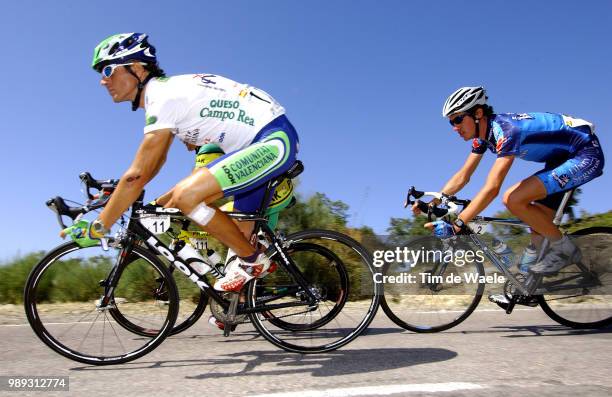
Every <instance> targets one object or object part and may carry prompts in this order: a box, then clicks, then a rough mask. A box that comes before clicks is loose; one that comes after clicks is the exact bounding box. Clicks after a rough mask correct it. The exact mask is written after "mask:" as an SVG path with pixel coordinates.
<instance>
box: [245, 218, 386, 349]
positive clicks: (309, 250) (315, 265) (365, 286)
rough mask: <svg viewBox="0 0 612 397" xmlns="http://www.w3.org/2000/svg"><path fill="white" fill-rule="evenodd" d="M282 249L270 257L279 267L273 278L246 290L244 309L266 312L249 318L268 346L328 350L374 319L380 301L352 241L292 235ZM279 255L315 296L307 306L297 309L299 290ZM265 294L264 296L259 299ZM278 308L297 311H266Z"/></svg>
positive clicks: (322, 234)
mask: <svg viewBox="0 0 612 397" xmlns="http://www.w3.org/2000/svg"><path fill="white" fill-rule="evenodd" d="M285 244H286V250H284V251H283V253H277V252H272V253H271V254H270V257H271V259H273V260H276V261H277V263H278V264H279V268H278V269H277V270H276V272H274V273H272V274H270V275H268V276H266V277H265V278H264V279H260V280H258V279H256V280H253V281H252V282H251V283H250V284H249V287H248V290H247V305H248V307H249V308H256V309H265V308H266V307H267V308H268V310H262V311H261V312H258V313H254V314H250V315H249V316H250V319H251V322H252V323H253V325H254V326H255V328H256V329H257V330H258V331H259V332H260V333H261V334H262V335H263V336H264V337H265V338H266V339H267V340H268V341H270V342H271V343H273V344H274V345H276V346H278V347H280V348H282V349H285V350H287V351H291V352H298V353H320V352H326V351H330V350H334V349H337V348H339V347H342V346H344V345H346V344H347V343H349V342H351V341H352V340H354V339H355V338H356V337H358V336H359V335H360V334H361V333H362V332H363V331H364V330H365V329H366V328H367V326H368V325H369V324H370V322H371V321H372V319H373V318H374V316H375V315H376V310H377V309H378V304H379V298H380V297H379V295H380V286H379V285H378V284H376V283H375V282H374V280H373V276H374V273H375V270H374V267H373V266H372V263H371V260H372V257H371V255H370V254H369V253H368V252H367V250H366V249H365V248H363V247H362V246H361V245H360V244H359V243H358V242H357V241H355V240H353V239H352V238H350V237H348V236H346V235H343V234H341V233H337V232H333V231H326V230H306V231H303V232H298V233H295V234H293V235H290V236H288V237H287V239H286V241H285ZM285 254H286V255H289V256H290V257H291V259H292V260H293V261H294V262H295V264H296V266H297V268H298V269H299V271H300V272H301V274H302V275H303V277H304V278H305V279H306V281H307V282H308V286H309V289H310V290H311V291H313V293H315V294H317V295H319V296H320V298H319V299H318V301H317V302H316V303H315V304H314V305H313V306H311V307H309V306H308V305H306V304H303V303H306V302H307V299H306V295H305V293H304V290H303V289H302V288H301V287H299V286H298V284H297V283H296V282H295V280H294V278H293V277H292V276H291V275H290V273H289V272H288V271H287V269H285V268H284V266H282V265H281V263H282V262H281V261H280V257H281V256H283V255H285ZM266 290H267V291H268V295H266V294H265V293H264V294H262V291H266ZM270 294H271V295H270ZM274 295H276V296H274ZM270 296H272V300H269V299H268V298H270ZM282 303H296V304H298V306H294V307H284V308H276V309H275V308H273V307H272V306H271V305H274V304H282Z"/></svg>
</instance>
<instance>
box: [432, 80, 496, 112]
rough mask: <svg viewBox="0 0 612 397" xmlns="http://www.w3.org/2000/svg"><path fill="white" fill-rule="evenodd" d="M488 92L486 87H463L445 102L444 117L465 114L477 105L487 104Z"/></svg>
mask: <svg viewBox="0 0 612 397" xmlns="http://www.w3.org/2000/svg"><path fill="white" fill-rule="evenodd" d="M486 94H487V92H486V91H485V89H484V87H480V86H479V87H461V88H459V89H458V90H457V91H455V92H453V93H452V94H451V96H449V97H448V99H447V100H446V102H444V107H443V108H442V116H444V117H448V116H450V115H451V114H454V113H460V112H465V111H467V110H470V109H471V108H473V107H474V106H476V105H486V104H487V95H486Z"/></svg>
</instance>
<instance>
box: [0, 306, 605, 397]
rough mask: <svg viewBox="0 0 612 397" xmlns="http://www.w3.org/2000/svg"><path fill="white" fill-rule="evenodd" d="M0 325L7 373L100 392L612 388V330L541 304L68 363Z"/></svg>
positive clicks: (214, 336)
mask: <svg viewBox="0 0 612 397" xmlns="http://www.w3.org/2000/svg"><path fill="white" fill-rule="evenodd" d="M4 322H5V323H6V322H9V323H12V324H5V325H0V355H1V362H2V364H1V366H2V367H1V370H0V375H14V376H23V375H45V376H59V375H63V376H69V377H70V391H69V392H29V393H27V392H12V391H11V392H0V394H2V395H7V396H12V395H37V396H40V395H41V394H45V395H59V396H62V395H63V396H65V395H75V396H84V395H95V396H111V395H112V396H140V395H143V396H149V397H153V396H168V395H200V396H222V395H223V396H243V395H249V396H261V395H273V396H277V397H293V396H296V397H298V396H299V397H306V396H366V395H367V396H374V395H394V396H395V395H407V396H418V395H437V396H451V395H452V396H456V395H465V396H487V397H489V396H492V395H493V396H513V395H517V396H518V395H521V396H525V395H527V396H530V395H538V396H547V395H550V396H553V395H554V396H570V395H571V396H575V395H580V394H581V395H584V396H610V395H612V360H610V357H612V329H607V330H602V331H577V330H571V329H568V328H566V327H563V326H560V325H557V324H556V323H554V322H553V321H551V320H550V319H549V318H548V317H547V316H546V315H545V314H544V313H543V312H542V311H541V310H540V309H539V308H533V309H528V308H525V309H523V308H521V309H519V310H516V311H515V312H514V313H513V314H512V315H511V316H508V315H506V314H505V313H504V312H503V311H501V310H499V309H497V310H496V309H495V308H494V307H492V306H490V305H488V304H485V305H482V306H481V307H480V310H478V311H477V312H475V313H474V314H473V315H472V316H471V317H470V318H469V319H468V320H466V321H465V322H464V323H463V324H461V325H460V326H458V327H456V328H454V329H452V330H449V331H445V332H442V333H438V334H414V333H411V332H407V331H404V330H402V329H399V328H398V327H396V326H395V325H394V324H393V323H391V322H390V321H389V320H388V319H387V318H386V317H385V315H384V313H382V311H380V312H379V313H378V316H377V318H376V319H375V321H374V323H373V324H372V325H371V326H370V329H369V330H368V332H367V333H366V334H365V335H363V336H361V337H360V338H358V339H357V340H356V341H354V342H353V343H351V344H349V345H348V346H346V347H344V348H342V349H340V350H338V351H335V352H331V353H325V354H319V355H298V354H292V353H286V352H284V351H281V350H279V349H277V348H275V347H274V346H272V345H271V344H270V343H268V342H267V341H265V340H264V339H263V338H261V337H259V336H258V335H257V334H256V333H255V332H254V331H253V330H252V329H251V328H250V326H247V325H241V326H240V327H239V329H238V330H237V332H236V333H235V334H233V335H232V336H230V337H229V338H224V337H223V336H222V335H221V334H220V333H219V332H218V331H217V330H215V329H213V328H211V327H210V326H209V325H207V324H206V322H205V321H201V322H200V323H199V324H196V326H194V327H193V328H192V329H190V330H188V331H186V332H185V333H183V334H181V335H178V336H175V337H172V338H170V339H168V340H166V341H165V342H164V343H163V344H162V345H161V346H160V347H159V348H158V349H156V350H155V351H154V352H152V353H151V354H149V355H147V356H145V357H143V358H140V359H139V360H136V361H134V362H131V363H128V364H123V365H118V366H111V367H108V366H107V367H92V366H87V365H82V364H80V363H77V362H72V361H70V360H67V359H65V358H63V357H61V356H59V355H57V354H56V353H55V352H53V351H51V350H50V349H49V348H47V347H46V346H45V345H44V344H43V343H42V342H41V341H39V340H38V339H37V337H36V336H35V335H34V333H33V332H32V331H31V329H30V328H29V326H28V325H27V323H26V322H25V321H23V320H22V319H20V318H19V317H18V316H15V317H14V318H11V319H10V321H4Z"/></svg>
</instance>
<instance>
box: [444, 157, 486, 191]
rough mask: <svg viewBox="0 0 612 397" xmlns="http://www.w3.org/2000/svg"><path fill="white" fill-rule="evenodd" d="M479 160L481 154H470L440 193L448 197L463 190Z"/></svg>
mask: <svg viewBox="0 0 612 397" xmlns="http://www.w3.org/2000/svg"><path fill="white" fill-rule="evenodd" d="M480 160H482V154H477V153H470V155H469V156H468V158H467V160H465V163H464V164H463V166H462V167H461V169H460V170H459V171H457V173H456V174H455V175H453V177H452V178H451V179H449V181H448V182H446V184H445V185H444V187H443V188H442V190H441V191H440V192H441V193H446V194H448V195H454V194H456V193H457V192H459V191H460V190H461V189H463V187H464V186H465V185H467V184H468V182H469V181H470V178H471V176H472V174H474V171H475V170H476V168H477V167H478V164H479V163H480Z"/></svg>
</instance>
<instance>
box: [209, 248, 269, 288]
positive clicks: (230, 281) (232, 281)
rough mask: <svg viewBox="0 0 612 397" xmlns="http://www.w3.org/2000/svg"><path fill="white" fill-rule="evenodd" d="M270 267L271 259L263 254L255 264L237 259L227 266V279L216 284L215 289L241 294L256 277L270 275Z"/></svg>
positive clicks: (222, 279) (224, 278)
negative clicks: (246, 285) (245, 286)
mask: <svg viewBox="0 0 612 397" xmlns="http://www.w3.org/2000/svg"><path fill="white" fill-rule="evenodd" d="M270 267H271V266H270V258H268V257H267V256H266V254H264V253H263V252H262V253H260V254H259V255H258V256H257V259H255V261H254V262H253V263H249V262H244V261H243V260H242V259H240V258H236V259H235V260H233V261H232V262H231V263H230V264H229V265H227V267H226V268H225V277H222V278H220V279H219V280H217V281H216V282H215V285H214V289H215V290H217V291H225V292H239V291H240V290H241V289H242V287H243V286H244V285H245V284H246V283H248V282H249V281H251V280H252V279H254V278H255V277H263V276H265V275H267V274H269V273H270V271H269V270H271V269H270Z"/></svg>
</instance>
